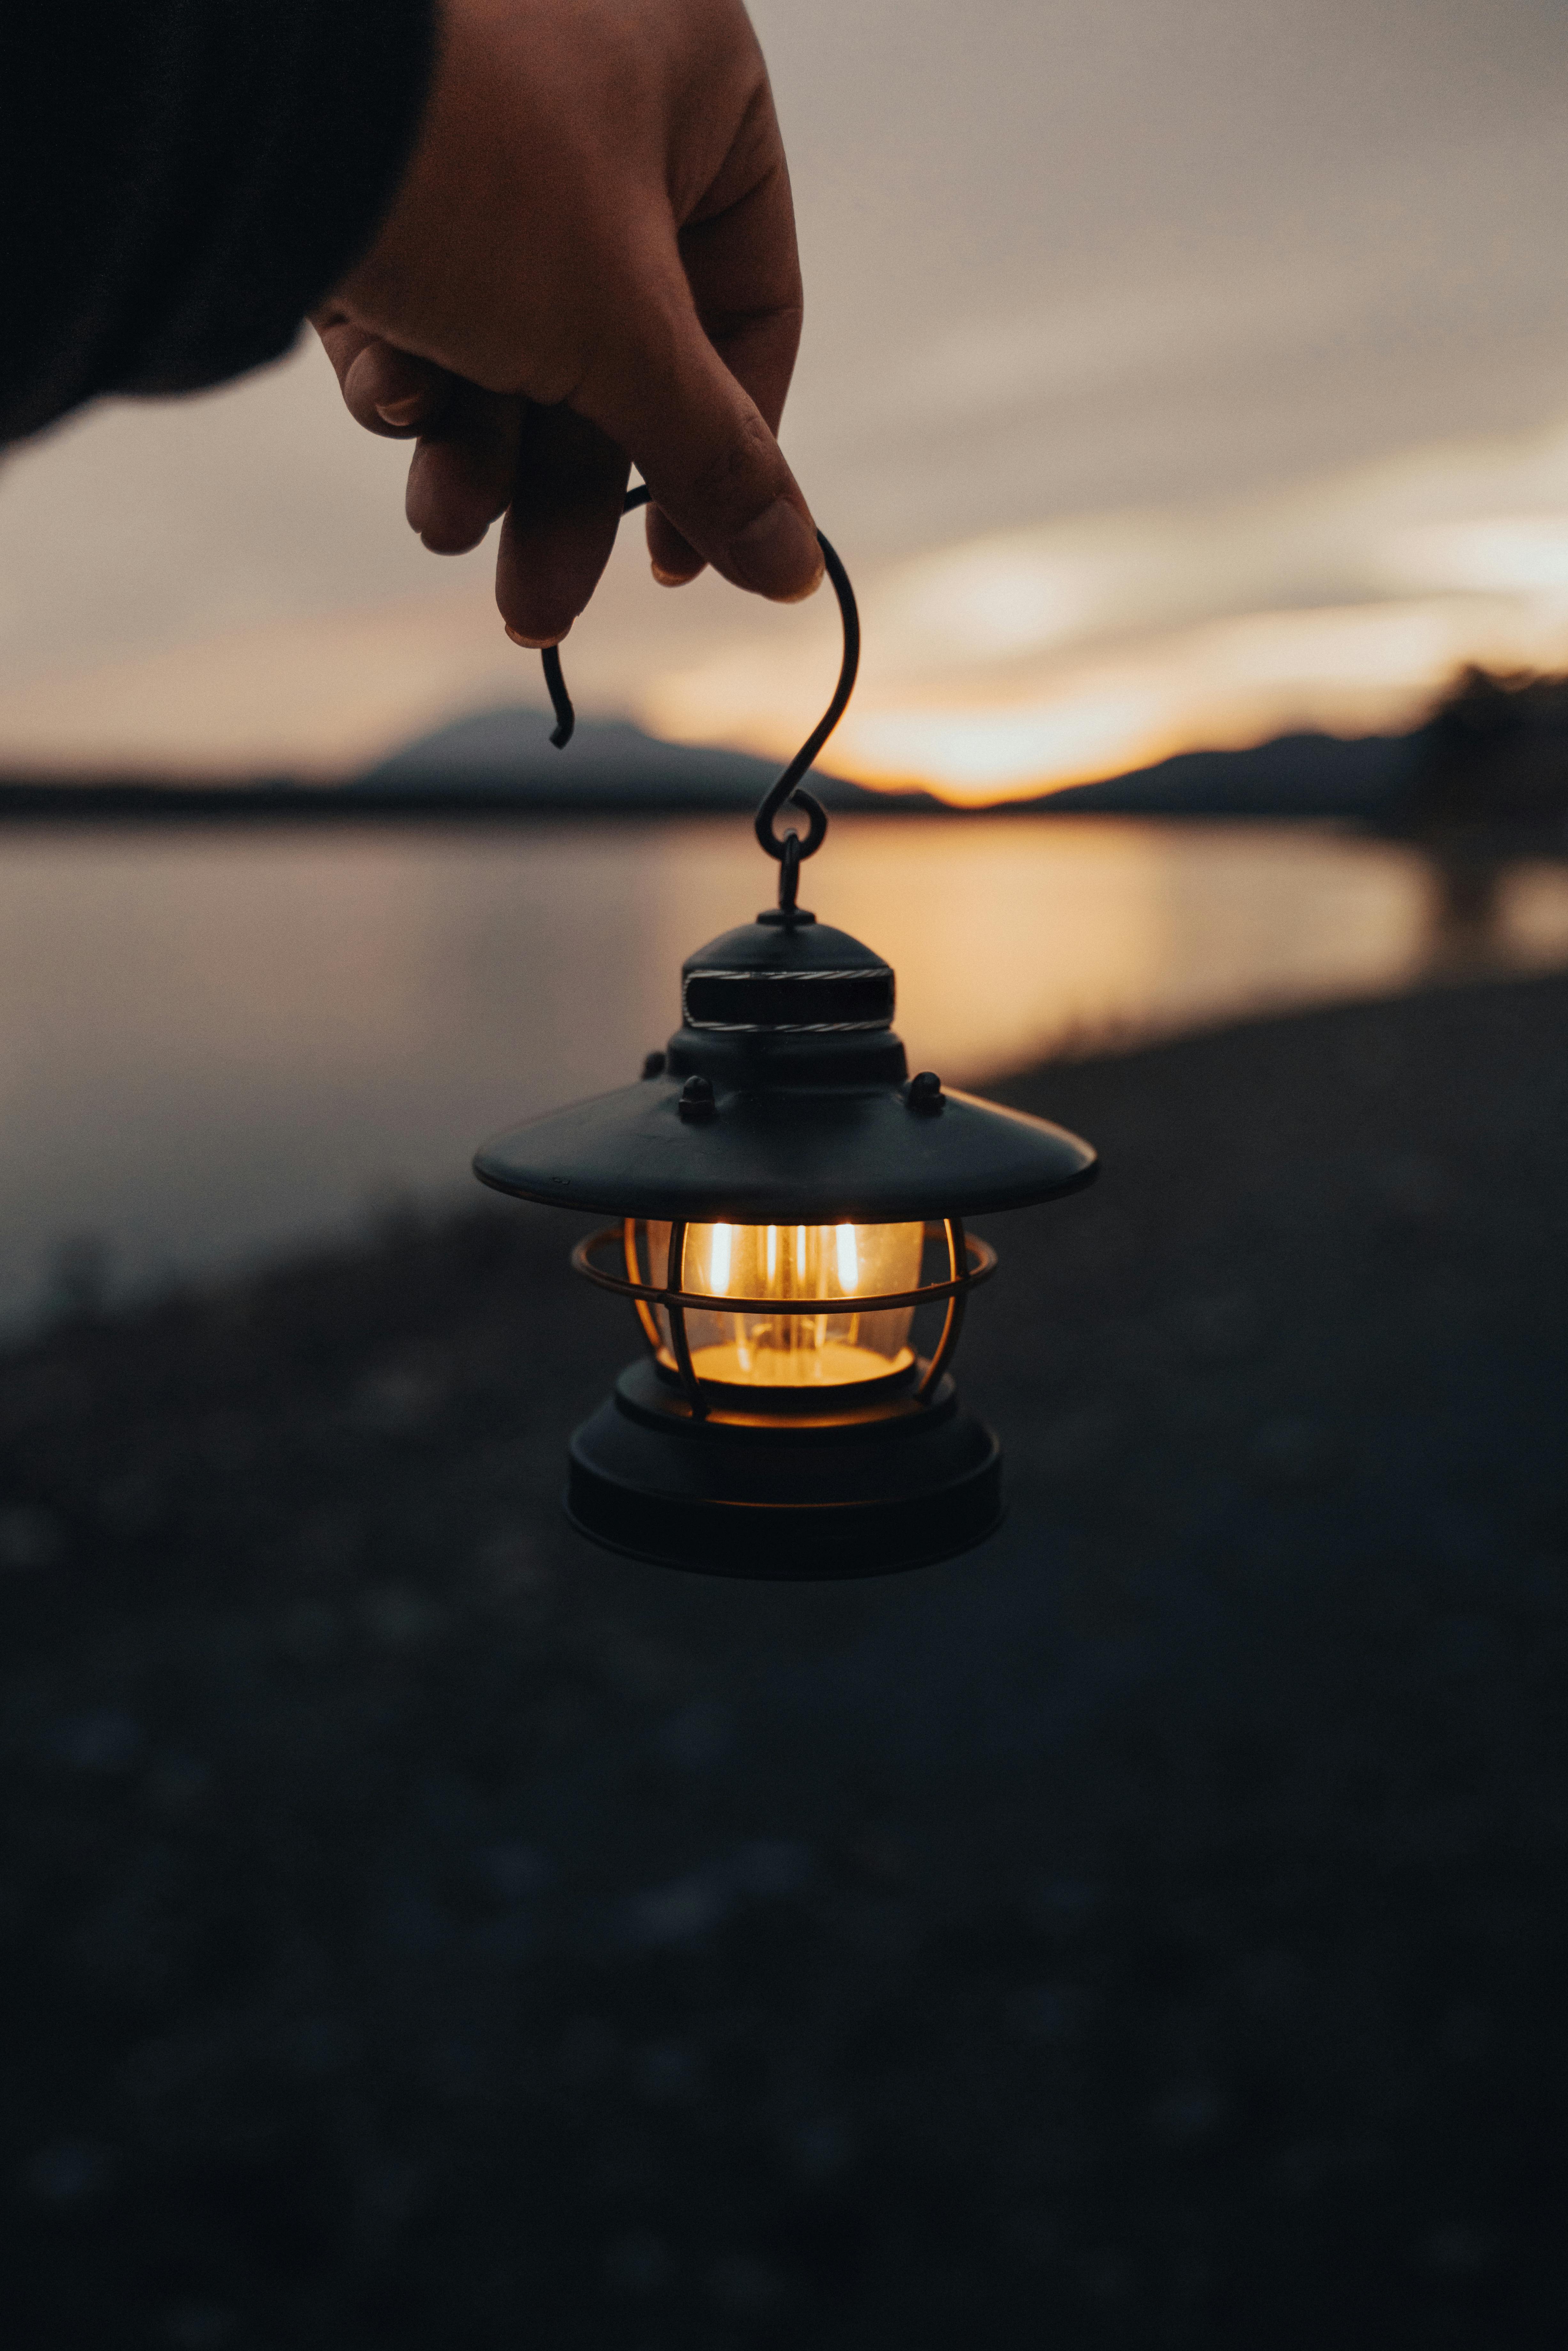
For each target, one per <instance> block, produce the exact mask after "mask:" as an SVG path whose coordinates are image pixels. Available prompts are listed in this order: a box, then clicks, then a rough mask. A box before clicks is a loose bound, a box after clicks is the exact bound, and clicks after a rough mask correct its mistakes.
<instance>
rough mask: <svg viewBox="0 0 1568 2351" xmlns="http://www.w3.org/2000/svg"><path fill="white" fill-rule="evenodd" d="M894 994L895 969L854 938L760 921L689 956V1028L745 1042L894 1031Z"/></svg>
mask: <svg viewBox="0 0 1568 2351" xmlns="http://www.w3.org/2000/svg"><path fill="white" fill-rule="evenodd" d="M893 1010H894V977H893V971H892V968H891V967H890V966H889V965H887V964H886V963H884V962H883V958H882V957H881V956H879V955H875V954H873V951H872V949H871V948H870V947H868V946H862V944H861V942H860V941H859V939H852V938H851V936H850V935H849V933H848V932H847V931H835V930H832V929H831V928H830V927H829V925H827V924H825V923H812V924H811V925H810V926H809V927H802V926H798V925H794V924H787V923H765V922H763V920H762V919H761V918H760V916H759V917H758V920H757V921H756V922H755V923H742V924H741V925H739V926H738V928H737V929H736V930H733V931H726V932H724V933H723V934H722V935H720V936H719V937H718V938H716V939H710V940H709V941H708V943H707V945H706V946H704V947H699V948H698V949H697V951H696V953H695V955H691V956H687V957H686V960H685V963H684V964H683V965H682V967H681V1026H682V1029H683V1030H684V1031H685V1032H687V1033H688V1034H690V1035H705V1036H708V1037H726V1036H727V1037H732V1038H735V1039H737V1040H738V1039H741V1038H746V1037H754V1038H768V1037H772V1038H786V1037H796V1038H806V1037H816V1038H821V1039H827V1038H831V1037H852V1036H855V1035H860V1036H862V1037H864V1036H867V1035H870V1034H873V1033H874V1032H876V1031H878V1030H882V1031H884V1032H885V1031H886V1030H889V1029H891V1028H892V1026H893ZM899 1074H902V1071H900V1072H899Z"/></svg>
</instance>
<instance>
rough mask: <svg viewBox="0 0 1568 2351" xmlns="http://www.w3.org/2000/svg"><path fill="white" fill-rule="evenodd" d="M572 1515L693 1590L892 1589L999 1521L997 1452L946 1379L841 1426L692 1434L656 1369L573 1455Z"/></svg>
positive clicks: (804, 1422) (619, 1395)
mask: <svg viewBox="0 0 1568 2351" xmlns="http://www.w3.org/2000/svg"><path fill="white" fill-rule="evenodd" d="M565 1499H566V1513H567V1516H568V1518H569V1519H570V1520H571V1522H572V1524H573V1526H574V1527H576V1528H577V1530H578V1531H579V1533H580V1534H584V1535H586V1536H587V1537H588V1538H589V1540H590V1541H591V1542H596V1543H599V1544H601V1545H602V1546H603V1548H604V1549H606V1550H608V1551H616V1552H623V1553H625V1554H626V1555H627V1556H628V1557H630V1558H632V1559H643V1560H647V1561H649V1562H652V1563H653V1564H654V1565H656V1566H660V1567H680V1568H688V1569H691V1570H693V1571H694V1572H695V1573H698V1574H701V1575H728V1576H738V1577H750V1578H754V1579H772V1580H775V1581H779V1582H788V1583H819V1582H824V1581H840V1580H843V1579H846V1578H849V1577H853V1576H869V1575H893V1574H896V1573H899V1571H900V1570H902V1569H904V1568H912V1567H930V1566H933V1565H934V1564H935V1563H936V1562H937V1561H938V1560H943V1559H951V1558H952V1557H953V1556H954V1555H955V1554H956V1552H965V1551H969V1550H972V1549H973V1548H974V1546H975V1545H976V1544H977V1543H980V1542H984V1541H985V1540H986V1538H987V1536H988V1535H989V1534H992V1533H994V1532H995V1531H996V1529H997V1528H998V1526H999V1525H1000V1524H1001V1520H1002V1493H1001V1447H999V1445H998V1443H997V1440H996V1438H995V1437H993V1436H992V1434H991V1432H990V1430H989V1429H988V1428H987V1427H986V1426H984V1424H983V1423H982V1422H980V1421H978V1420H977V1419H975V1418H974V1416H972V1415H971V1414H969V1413H967V1412H965V1411H964V1410H963V1409H962V1408H961V1406H960V1405H959V1403H958V1398H957V1395H956V1390H955V1389H954V1386H953V1383H952V1381H951V1380H949V1379H944V1380H943V1381H942V1382H941V1384H940V1385H939V1386H938V1388H937V1390H936V1395H934V1396H933V1397H932V1399H931V1401H930V1403H929V1404H926V1405H919V1404H916V1403H915V1400H914V1399H913V1398H912V1397H906V1398H904V1399H902V1400H901V1402H900V1403H899V1404H898V1405H893V1406H892V1407H890V1408H887V1409H884V1410H883V1411H881V1412H868V1411H863V1410H862V1411H860V1412H853V1411H846V1412H844V1413H843V1414H842V1415H841V1416H840V1417H837V1418H835V1417H832V1416H831V1415H829V1414H824V1415H822V1416H820V1417H814V1418H810V1419H808V1418H805V1417H797V1416H790V1417H789V1418H788V1419H785V1418H782V1417H780V1418H778V1419H774V1418H764V1417H763V1416H760V1415H756V1416H746V1417H742V1416H740V1415H739V1414H733V1413H727V1412H719V1413H716V1414H714V1415H713V1416H711V1417H710V1418H708V1419H706V1420H695V1419H694V1418H693V1416H692V1413H691V1410H690V1407H689V1405H687V1404H686V1402H685V1397H684V1396H683V1395H680V1394H679V1393H678V1392H673V1391H672V1390H671V1389H670V1388H668V1387H667V1386H666V1385H665V1384H664V1382H663V1381H662V1380H661V1379H660V1378H659V1376H658V1374H656V1372H655V1371H654V1370H653V1365H652V1364H649V1363H647V1362H643V1363H639V1364H632V1365H631V1366H630V1367H629V1369H627V1370H626V1371H625V1372H623V1373H622V1375H621V1378H620V1380H619V1381H618V1382H617V1384H616V1388H615V1393H614V1395H612V1396H611V1397H609V1398H607V1399H606V1401H605V1402H604V1403H603V1404H602V1405H601V1406H600V1408H599V1410H598V1411H597V1412H596V1413H595V1414H594V1416H593V1417H592V1419H591V1420H589V1421H586V1422H585V1423H584V1424H583V1426H581V1427H580V1429H579V1430H578V1432H577V1434H576V1436H575V1437H573V1438H572V1441H571V1466H570V1477H569V1480H568V1485H567V1490H566V1498H565Z"/></svg>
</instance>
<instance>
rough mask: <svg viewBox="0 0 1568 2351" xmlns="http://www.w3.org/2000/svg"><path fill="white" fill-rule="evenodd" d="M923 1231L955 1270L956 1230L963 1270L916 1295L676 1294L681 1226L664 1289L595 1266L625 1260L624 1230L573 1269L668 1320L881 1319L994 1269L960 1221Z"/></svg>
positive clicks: (584, 1252) (588, 1239)
mask: <svg viewBox="0 0 1568 2351" xmlns="http://www.w3.org/2000/svg"><path fill="white" fill-rule="evenodd" d="M926 1229H927V1231H928V1232H929V1231H933V1230H936V1231H939V1232H941V1233H942V1234H943V1235H944V1237H945V1238H946V1240H947V1243H948V1256H949V1262H950V1263H951V1264H953V1265H955V1266H956V1263H957V1258H956V1257H955V1255H954V1248H955V1243H954V1232H955V1229H956V1235H957V1240H956V1249H957V1251H958V1253H959V1254H960V1255H961V1256H962V1258H963V1259H964V1270H962V1271H961V1272H959V1271H955V1272H954V1273H953V1274H952V1275H951V1277H950V1279H949V1280H946V1281H926V1282H922V1284H921V1285H920V1287H919V1289H917V1290H886V1291H883V1292H880V1293H878V1294H877V1295H875V1296H873V1297H869V1298H862V1297H859V1296H852V1297H848V1298H732V1297H729V1296H727V1295H723V1296H716V1295H714V1294H713V1293H711V1292H710V1291H707V1290H682V1289H679V1288H678V1287H677V1286H676V1282H677V1277H678V1274H679V1270H680V1267H679V1258H678V1255H677V1254H676V1252H675V1250H674V1235H675V1233H676V1232H678V1233H679V1234H680V1237H681V1244H682V1250H683V1251H684V1249H685V1234H686V1226H685V1223H683V1224H681V1225H679V1226H672V1227H671V1256H670V1259H669V1260H668V1270H667V1276H666V1279H665V1280H664V1283H663V1284H662V1285H661V1284H659V1283H657V1282H646V1281H633V1280H627V1279H626V1277H625V1276H624V1275H622V1274H616V1273H610V1272H608V1271H607V1270H605V1268H604V1267H603V1266H601V1265H596V1264H595V1263H594V1261H593V1259H594V1252H595V1251H596V1250H598V1249H605V1248H608V1247H610V1246H612V1245H614V1246H616V1247H618V1248H620V1249H621V1250H622V1254H623V1255H624V1253H625V1248H626V1244H625V1238H624V1227H623V1226H622V1225H603V1226H601V1228H600V1229H599V1230H598V1231H597V1232H593V1233H589V1234H586V1235H585V1236H584V1238H582V1239H581V1240H580V1241H579V1242H578V1244H577V1247H576V1248H575V1249H573V1250H572V1252H571V1267H572V1271H573V1272H574V1273H580V1274H584V1275H586V1276H587V1278H588V1280H590V1281H591V1282H593V1283H595V1284H596V1285H597V1287H598V1288H599V1289H601V1290H612V1291H613V1292H614V1293H615V1295H616V1296H617V1297H618V1298H630V1299H631V1300H632V1301H633V1303H634V1304H640V1303H645V1304H647V1305H649V1306H662V1307H664V1310H665V1311H666V1312H667V1313H670V1314H671V1315H672V1318H673V1315H674V1312H675V1311H683V1312H689V1311H695V1312H697V1313H701V1314H842V1313H845V1312H853V1313H856V1314H879V1313H882V1312H883V1311H886V1310H887V1309H889V1308H892V1307H897V1306H930V1305H933V1304H935V1303H936V1301H937V1300H938V1299H943V1298H946V1299H951V1298H953V1297H955V1296H956V1294H957V1293H958V1292H960V1291H966V1292H967V1291H968V1290H973V1289H975V1288H976V1287H977V1285H978V1284H979V1283H980V1282H982V1281H988V1280H990V1278H991V1275H992V1274H993V1273H994V1272H995V1271H996V1270H997V1253H996V1251H995V1249H992V1247H991V1245H990V1243H989V1242H988V1241H983V1240H980V1239H978V1238H977V1237H976V1236H975V1235H974V1234H973V1233H970V1234H966V1233H965V1231H964V1228H963V1223H962V1220H961V1219H960V1218H959V1217H942V1218H940V1219H933V1220H932V1222H931V1223H930V1224H928V1226H927V1228H926ZM672 1327H673V1322H672ZM948 1352H949V1353H951V1350H950V1349H949V1351H948Z"/></svg>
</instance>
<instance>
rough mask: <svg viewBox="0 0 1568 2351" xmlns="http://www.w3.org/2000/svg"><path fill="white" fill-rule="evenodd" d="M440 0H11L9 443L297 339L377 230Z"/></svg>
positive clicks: (1, 37)
mask: <svg viewBox="0 0 1568 2351" xmlns="http://www.w3.org/2000/svg"><path fill="white" fill-rule="evenodd" d="M434 12H435V0H0V442H5V441H14V440H17V439H20V438H21V437H22V436H23V435H24V434H28V433H34V432H37V430H38V428H39V427H40V426H42V425H45V424H47V423H51V422H52V421H53V420H54V419H55V418H56V417H57V416H63V415H64V414H65V413H67V411H68V410H69V409H72V408H76V407H78V406H79V405H80V403H81V402H83V401H85V400H90V399H92V398H93V397H94V396H95V395H97V394H99V393H101V392H191V391H195V390H196V389H198V388H199V387H200V386H202V385H204V384H212V383H221V382H223V381H225V379H226V378H228V377H229V376H234V375H239V374H242V373H243V372H244V371H245V370H246V368H252V367H256V366H259V365H260V364H261V362H262V361H263V360H270V359H275V358H277V355H278V354H279V353H280V352H281V351H284V350H287V348H288V345H289V343H290V342H291V341H292V340H293V339H294V337H295V335H296V333H297V332H298V328H299V324H300V321H301V320H302V319H303V318H304V316H305V314H306V312H307V311H308V309H309V308H311V306H312V305H313V304H314V303H316V302H317V301H319V299H320V298H321V297H322V295H324V294H326V293H328V292H329V290H330V289H331V287H333V286H335V285H336V284H337V283H338V281H339V279H340V277H343V276H344V275H345V273H346V272H347V271H348V270H349V268H350V267H351V266H352V265H353V263H354V262H355V261H356V260H357V259H358V258H359V257H360V256H361V253H362V252H363V250H364V249H365V247H366V246H368V245H369V244H370V243H371V239H372V237H373V236H374V235H375V232H376V229H377V227H378V226H379V225H380V222H381V219H382V214H383V213H384V212H385V211H386V209H387V208H388V207H389V206H390V204H391V202H392V196H393V194H394V193H395V191H396V188H397V185H398V182H399V180H400V178H401V176H402V168H403V164H404V162H405V160H406V158H407V156H408V154H409V152H410V150H411V148H412V146H413V140H414V136H415V133H416V131H417V130H418V126H419V119H420V113H421V110H422V107H423V99H424V92H425V88H426V85H427V82H428V79H429V75H430V67H431V59H432V54H433V49H434Z"/></svg>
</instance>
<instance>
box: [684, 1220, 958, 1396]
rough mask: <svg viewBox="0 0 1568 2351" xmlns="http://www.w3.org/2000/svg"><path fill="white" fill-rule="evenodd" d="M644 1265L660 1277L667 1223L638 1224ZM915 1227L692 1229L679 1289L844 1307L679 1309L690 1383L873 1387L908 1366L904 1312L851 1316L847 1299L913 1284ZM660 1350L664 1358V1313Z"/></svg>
mask: <svg viewBox="0 0 1568 2351" xmlns="http://www.w3.org/2000/svg"><path fill="white" fill-rule="evenodd" d="M645 1229H646V1259H645V1262H646V1263H647V1264H648V1266H649V1267H650V1269H652V1270H654V1271H655V1273H656V1275H657V1277H658V1278H660V1279H663V1277H664V1266H665V1260H666V1255H667V1252H668V1249H669V1245H670V1228H669V1227H668V1225H661V1224H649V1225H648V1226H647V1227H646V1228H645ZM924 1234H925V1228H924V1227H923V1226H921V1225H796V1226H794V1227H792V1228H784V1231H783V1236H782V1240H781V1234H780V1228H779V1226H777V1225H692V1226H689V1227H688V1228H687V1231H686V1243H685V1264H684V1267H683V1270H682V1274H681V1286H682V1288H683V1289H684V1290H687V1291H694V1290H695V1291H700V1292H702V1293H703V1294H705V1295H706V1296H707V1297H710V1298H716V1299H717V1298H751V1299H759V1300H768V1299H774V1298H777V1299H779V1300H780V1301H783V1300H786V1299H791V1298H820V1299H822V1300H824V1301H839V1300H842V1301H845V1304H844V1306H843V1307H842V1309H841V1310H839V1311H834V1308H833V1307H832V1306H829V1307H828V1308H827V1309H826V1310H825V1311H822V1312H820V1313H816V1314H777V1313H770V1312H769V1311H768V1309H767V1307H766V1305H764V1306H760V1307H756V1308H751V1309H748V1310H747V1311H742V1312H738V1313H736V1312H720V1311H714V1312H712V1313H708V1312H705V1311H702V1310H701V1309H697V1308H689V1309H688V1310H687V1312H686V1337H687V1342H688V1343H689V1345H690V1347H691V1351H692V1363H693V1366H694V1368H695V1372H696V1374H697V1376H698V1377H699V1379H708V1380H722V1381H726V1382H728V1383H730V1384H734V1385H737V1386H743V1387H844V1386H847V1385H849V1384H851V1383H852V1382H854V1381H857V1380H874V1379H883V1378H885V1377H887V1375H888V1374H890V1373H893V1372H896V1371H900V1370H902V1369H903V1368H904V1366H905V1365H907V1364H910V1363H912V1362H913V1361H914V1351H913V1349H912V1348H911V1346H910V1344H909V1332H910V1325H911V1323H912V1322H913V1321H914V1319H915V1318H914V1309H913V1308H912V1307H907V1306H903V1307H893V1308H890V1309H886V1310H884V1311H882V1312H880V1313H872V1314H866V1313H862V1312H861V1311H859V1310H858V1309H856V1308H855V1307H854V1306H853V1305H852V1304H851V1303H850V1302H849V1301H852V1300H854V1299H856V1298H859V1297H867V1296H871V1297H879V1296H886V1295H887V1293H888V1292H889V1291H898V1290H913V1289H914V1288H915V1286H916V1284H917V1283H918V1282H919V1280H920V1259H921V1251H922V1247H923V1243H924ZM659 1321H660V1325H661V1333H662V1337H663V1341H664V1347H663V1352H664V1354H665V1356H666V1359H667V1360H668V1361H670V1362H672V1363H673V1362H674V1352H673V1348H672V1345H671V1340H670V1331H669V1321H668V1317H667V1316H666V1315H665V1314H664V1313H663V1312H661V1314H660V1317H659Z"/></svg>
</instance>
